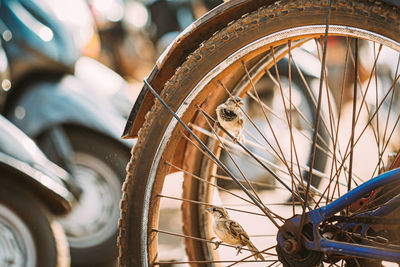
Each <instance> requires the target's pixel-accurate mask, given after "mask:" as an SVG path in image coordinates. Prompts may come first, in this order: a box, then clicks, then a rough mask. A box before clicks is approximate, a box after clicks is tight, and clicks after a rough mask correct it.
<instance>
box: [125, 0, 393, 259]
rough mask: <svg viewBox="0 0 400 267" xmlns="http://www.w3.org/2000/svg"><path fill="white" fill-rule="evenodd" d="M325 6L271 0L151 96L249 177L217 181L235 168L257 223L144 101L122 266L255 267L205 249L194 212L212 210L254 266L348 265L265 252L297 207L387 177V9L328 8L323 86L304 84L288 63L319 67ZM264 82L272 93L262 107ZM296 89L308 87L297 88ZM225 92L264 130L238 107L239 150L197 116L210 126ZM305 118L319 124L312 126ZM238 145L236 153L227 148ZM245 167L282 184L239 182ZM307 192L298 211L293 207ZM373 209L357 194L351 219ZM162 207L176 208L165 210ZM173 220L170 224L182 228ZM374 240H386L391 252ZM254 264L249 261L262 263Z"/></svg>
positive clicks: (238, 193) (202, 157) (202, 220)
mask: <svg viewBox="0 0 400 267" xmlns="http://www.w3.org/2000/svg"><path fill="white" fill-rule="evenodd" d="M327 10H328V7H327V4H326V3H325V2H324V1H280V2H278V3H276V4H274V5H271V6H267V7H263V8H260V9H258V10H257V11H254V12H253V13H250V14H247V15H245V16H243V17H242V18H241V19H239V20H237V21H233V22H231V23H230V24H229V25H228V26H227V27H226V28H225V29H223V30H221V31H219V32H217V33H216V34H214V36H213V37H212V38H210V39H209V40H207V41H205V42H203V43H202V45H201V46H200V47H199V48H198V49H197V50H196V51H195V52H194V53H193V54H192V55H190V56H189V57H188V59H187V60H186V62H185V63H184V64H183V65H182V66H181V67H180V68H178V69H177V71H176V73H175V75H174V76H173V77H172V78H171V79H170V80H169V81H168V82H167V83H166V85H165V87H164V91H163V92H162V94H161V96H162V97H163V99H165V100H166V102H167V103H168V105H169V106H170V107H171V108H172V109H173V110H175V111H176V113H177V114H178V116H179V117H180V118H181V119H182V120H183V121H184V122H185V123H187V124H188V125H190V127H191V128H192V129H193V130H194V131H195V133H196V134H197V135H198V136H199V137H200V138H201V140H202V141H203V142H205V143H207V146H208V148H209V149H210V151H212V152H213V153H214V155H215V156H216V157H222V154H223V153H224V154H225V155H228V157H229V160H231V161H232V162H236V161H237V160H235V159H237V158H238V157H240V158H241V159H244V160H246V161H247V162H248V166H249V167H248V168H243V167H240V166H239V164H235V163H233V164H231V165H230V166H229V168H230V169H232V171H230V172H231V173H233V170H234V169H235V170H236V169H240V171H239V173H238V174H236V175H237V177H238V178H239V179H240V180H242V181H244V180H245V178H248V183H246V182H244V184H246V187H247V190H250V191H251V193H252V194H253V196H254V197H255V198H256V199H258V200H259V201H260V202H261V203H263V205H265V206H266V207H268V213H269V218H268V216H265V214H264V213H263V212H260V211H259V210H258V208H257V207H256V206H255V205H253V204H252V202H251V201H249V199H248V198H247V196H246V195H245V194H244V193H243V192H242V190H240V189H239V188H234V187H231V186H226V185H223V184H222V183H220V182H219V181H221V180H226V179H230V178H227V176H228V175H227V173H226V172H224V171H223V170H221V168H220V167H218V166H217V165H216V164H215V160H212V159H211V158H210V157H209V156H207V155H206V154H205V152H204V151H203V150H202V149H201V148H199V145H198V144H197V143H196V142H195V141H193V138H191V137H189V136H188V133H187V132H185V131H184V130H183V127H181V126H180V125H179V124H178V123H177V121H176V120H175V119H171V118H172V116H171V115H170V114H169V113H168V112H167V110H166V109H165V108H163V106H162V105H161V104H160V103H158V102H157V103H156V104H155V105H154V107H153V108H152V110H151V112H149V113H148V114H147V116H146V122H145V124H144V126H143V128H142V129H141V131H140V133H139V139H138V143H137V145H136V146H135V148H134V150H133V155H132V158H131V161H130V164H129V165H128V176H127V180H126V182H125V184H124V187H123V191H124V196H123V200H122V203H121V209H122V212H121V220H120V239H119V245H120V263H121V264H122V265H123V266H154V265H162V264H173V263H174V264H182V265H184V264H190V265H192V266H202V265H207V266H231V265H236V264H240V265H246V264H257V263H256V262H254V261H252V260H251V254H252V253H250V252H249V251H244V250H243V254H239V255H236V251H235V248H234V246H233V247H232V246H229V245H227V244H226V243H223V245H224V246H222V245H221V246H220V247H219V248H218V249H217V250H214V244H213V243H215V242H214V241H210V240H211V238H212V237H214V236H215V232H214V230H213V226H212V223H211V217H210V216H209V215H208V214H207V213H206V212H205V210H206V208H207V207H210V206H211V207H212V206H223V207H225V208H226V209H227V210H228V211H229V213H230V215H231V217H232V218H234V219H235V220H237V221H238V222H239V223H240V224H241V225H242V226H243V228H244V229H247V231H248V234H249V236H250V239H251V240H252V241H253V243H254V245H255V246H256V247H257V248H258V250H259V251H261V252H262V253H263V256H264V257H263V258H264V261H265V262H267V264H272V265H274V264H278V263H279V262H281V263H283V265H295V266H315V265H318V264H320V262H321V261H322V260H323V261H325V262H326V263H327V264H328V265H329V264H333V263H336V262H337V261H339V260H344V261H346V262H347V263H348V264H351V262H352V261H354V262H356V263H359V261H361V260H360V259H357V258H353V259H351V258H350V259H349V257H345V256H341V255H322V254H319V253H313V252H307V251H306V252H305V253H304V255H305V256H304V257H303V258H300V259H297V258H296V257H294V258H293V257H291V255H288V253H285V251H283V252H282V248H280V247H277V248H276V241H275V238H276V234H277V232H278V229H277V227H276V226H278V227H279V226H281V225H282V224H283V223H284V222H285V220H287V219H288V218H290V217H292V216H293V215H294V214H299V213H301V212H302V206H309V209H313V208H315V207H319V206H321V205H325V204H326V203H329V202H331V201H332V200H334V199H336V198H337V197H339V196H341V195H342V194H343V193H344V192H347V190H348V187H350V188H351V187H355V186H357V185H358V184H360V183H362V182H363V181H366V180H368V179H370V178H372V177H374V176H376V175H378V174H379V173H382V172H384V171H386V170H388V169H390V168H394V167H398V166H397V162H398V161H397V160H396V159H397V155H398V143H399V142H398V140H396V139H397V137H396V136H398V127H397V124H398V121H399V118H400V116H399V105H398V104H397V102H398V101H397V98H398V93H397V92H396V91H397V86H396V85H397V81H398V78H399V70H398V68H399V61H400V57H399V51H400V45H399V41H400V40H399V39H400V37H399V36H400V35H399V18H398V14H399V10H397V9H396V8H394V7H390V6H386V5H385V4H382V3H371V2H368V1H332V6H331V9H330V11H331V16H330V26H329V38H328V45H327V49H326V51H327V55H326V64H325V65H324V64H322V65H323V70H324V71H323V72H322V73H323V74H324V75H323V80H322V82H320V81H319V80H317V81H311V82H307V81H306V80H305V79H304V77H303V76H304V72H305V70H302V69H301V68H300V67H298V66H299V65H300V62H307V64H306V67H307V66H309V67H312V66H321V64H318V63H315V64H314V63H312V62H313V61H315V59H316V60H317V61H319V62H322V61H323V60H322V58H323V54H324V51H325V49H324V47H323V39H324V32H325V19H326V14H327ZM285 58H286V60H287V61H288V62H289V63H288V66H292V64H294V68H292V67H288V68H289V71H288V75H287V76H288V81H287V83H284V81H283V79H281V76H280V75H279V74H280V72H279V67H278V64H279V62H280V61H281V60H284V59H285ZM320 68H321V67H320ZM294 69H295V70H297V73H295V72H294ZM273 71H274V72H273ZM295 77H297V78H295ZM265 79H269V80H270V81H271V82H272V83H273V84H274V85H275V86H274V87H273V89H271V91H272V92H270V93H268V94H267V96H265V97H262V89H261V87H262V85H261V83H262V81H263V80H265ZM295 79H297V80H300V81H302V82H303V83H304V86H305V87H306V89H307V90H305V91H304V90H301V89H300V90H298V89H296V86H295V84H296V83H294V82H293V81H294V80H295ZM320 88H321V89H322V91H321V92H322V94H321V98H320V99H321V101H320V102H319V89H320ZM231 95H237V96H240V97H241V98H243V99H244V100H245V102H247V103H253V107H254V108H256V109H257V111H256V112H255V113H253V114H261V115H260V117H262V120H263V122H262V123H261V124H259V123H257V122H256V121H255V120H253V119H252V116H253V115H251V114H252V113H251V111H250V109H251V108H246V110H242V111H241V112H243V113H244V118H245V120H246V121H247V123H248V124H245V129H244V130H243V131H244V135H245V141H244V142H241V141H240V140H239V141H238V140H236V139H234V140H232V139H231V138H229V137H228V136H227V135H224V134H223V131H221V129H217V127H216V126H214V124H213V120H211V119H210V117H212V118H214V119H215V118H216V116H215V110H216V108H217V106H219V105H220V104H221V103H224V102H225V101H226V100H227V98H230V97H231ZM307 98H308V100H307ZM310 100H311V101H310ZM318 103H320V105H319V104H318ZM318 106H321V107H322V108H321V110H320V109H319V108H318ZM313 111H320V112H321V114H320V115H319V116H318V117H317V116H313ZM310 114H311V115H310ZM314 115H316V114H314ZM207 116H209V117H207ZM310 118H314V120H310ZM317 125H318V126H317ZM315 129H318V131H315ZM320 129H324V131H325V133H326V134H327V136H328V138H327V139H325V138H323V136H322V134H321V132H320ZM314 132H317V133H316V134H314ZM314 137H315V139H314ZM314 140H315V141H314ZM182 142H186V146H185V147H184V148H182V146H180V145H179V144H181V143H182ZM240 143H243V144H244V146H245V148H247V149H245V150H243V149H242V148H240V147H238V144H240ZM177 149H184V152H185V154H184V157H183V159H179V158H176V157H175V155H176V154H177V153H176V152H177ZM314 150H315V151H318V152H319V153H320V155H321V156H322V155H323V156H324V157H326V164H321V165H324V166H318V168H316V166H317V165H316V164H317V163H318V158H316V157H313V156H312V154H313V151H314ZM178 154H179V153H178ZM235 157H236V158H235ZM255 159H256V160H255ZM310 159H311V160H310ZM182 161H183V164H182V163H181V162H182ZM241 165H242V166H243V164H241ZM255 165H257V166H261V167H262V168H264V169H265V173H266V175H272V174H273V175H272V176H273V177H278V178H279V179H280V180H281V181H283V183H281V182H275V183H267V182H265V181H263V180H257V181H255V180H252V177H251V176H250V175H248V174H249V172H250V170H251V169H252V166H255ZM267 167H268V168H267ZM228 170H229V169H228ZM310 171H312V174H313V175H312V176H311V177H314V176H318V177H319V178H320V179H321V184H320V185H319V188H313V187H311V189H310V190H307V189H306V187H307V186H306V184H307V180H308V179H307V177H309V176H310ZM172 173H173V174H172ZM268 173H269V174H268ZM349 184H350V185H349ZM255 185H257V188H254V190H253V188H252V187H254V186H255ZM179 186H182V190H179ZM171 188H172V189H171ZM285 192H286V193H285ZM287 192H292V193H291V194H292V195H290V194H289V193H287ZM306 193H309V195H308V196H307V197H308V202H307V203H303V200H302V199H305V198H304V195H305V194H306ZM293 194H295V195H293ZM288 196H289V197H290V198H289V199H290V201H288ZM301 196H303V197H301ZM377 201H378V200H377V199H376V198H375V199H372V198H370V196H366V201H365V202H366V203H367V206H365V205H361V204H360V203H358V204H360V205H358V206H357V205H354V206H353V205H352V207H349V210H350V213H351V214H355V213H357V212H359V211H360V210H362V209H366V208H368V207H369V208H370V207H371V206H374V205H376V203H377ZM174 202H176V203H178V206H181V212H179V211H176V210H173V208H172V207H173V203H174ZM175 214H181V216H182V217H181V218H182V220H181V223H178V220H177V218H178V217H177V216H176V215H175ZM178 216H179V215H178ZM179 225H181V226H183V227H182V228H183V231H181V230H179V228H178V226H179ZM334 229H336V228H334ZM336 230H337V229H336ZM376 230H377V231H378V229H376ZM329 234H331V233H329ZM334 234H337V233H334ZM347 235H351V233H342V236H341V237H340V238H342V239H344V241H345V242H354V240H351V238H350V237H348V236H347ZM377 235H378V234H377ZM332 236H335V235H332ZM336 236H338V235H336ZM386 238H388V242H389V243H396V242H398V241H396V238H389V237H387V236H386ZM168 243H172V244H173V248H174V249H171V248H170V247H169V246H168ZM178 247H182V251H177V250H178V249H177V248H178ZM275 248H276V249H275ZM185 251H186V253H185ZM278 254H279V255H278ZM297 260H299V261H297ZM265 262H259V264H260V265H261V266H265V264H266V263H265ZM372 263H377V262H376V261H375V262H372ZM377 264H379V262H378V263H377Z"/></svg>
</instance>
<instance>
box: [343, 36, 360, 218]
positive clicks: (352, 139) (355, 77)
mask: <svg viewBox="0 0 400 267" xmlns="http://www.w3.org/2000/svg"><path fill="white" fill-rule="evenodd" d="M355 49H356V52H355V59H354V61H355V63H354V90H353V113H352V119H351V126H352V127H351V136H350V145H351V147H353V145H354V132H355V127H356V125H355V119H356V117H355V116H356V102H357V84H358V83H357V81H358V79H357V77H358V39H357V38H356V39H355ZM353 151H354V150H353V149H351V150H350V166H349V178H348V184H347V192H349V191H350V190H351V181H352V172H353V157H354V154H353ZM348 212H349V210H348V209H347V211H346V213H347V214H348Z"/></svg>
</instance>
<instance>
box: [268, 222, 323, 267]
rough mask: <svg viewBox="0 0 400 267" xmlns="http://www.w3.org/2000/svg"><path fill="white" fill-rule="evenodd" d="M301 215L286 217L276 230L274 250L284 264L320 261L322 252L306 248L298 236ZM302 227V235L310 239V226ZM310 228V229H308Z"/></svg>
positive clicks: (315, 264) (302, 264)
mask: <svg viewBox="0 0 400 267" xmlns="http://www.w3.org/2000/svg"><path fill="white" fill-rule="evenodd" d="M300 224H301V216H300V215H296V216H294V217H292V218H290V219H288V220H287V221H286V222H285V223H284V224H283V225H282V227H281V228H280V229H279V231H278V235H277V241H278V245H277V246H276V251H277V253H278V258H279V260H280V261H281V262H282V263H283V265H284V266H299V267H303V266H304V267H306V266H317V265H319V264H320V263H321V259H322V253H320V252H317V251H312V250H308V249H306V248H305V247H304V246H303V245H302V244H301V242H299V241H298V240H301V239H300V238H298V233H299V228H300ZM307 226H309V224H305V225H304V227H303V235H304V236H306V237H307V238H309V239H312V238H313V236H312V227H307ZM310 230H311V231H310Z"/></svg>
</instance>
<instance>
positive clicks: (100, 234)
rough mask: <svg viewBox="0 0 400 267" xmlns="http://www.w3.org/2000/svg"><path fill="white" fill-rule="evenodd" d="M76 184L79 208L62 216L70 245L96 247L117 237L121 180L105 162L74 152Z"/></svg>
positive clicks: (74, 246) (76, 207)
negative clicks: (80, 192)
mask: <svg viewBox="0 0 400 267" xmlns="http://www.w3.org/2000/svg"><path fill="white" fill-rule="evenodd" d="M74 160H75V164H76V165H75V170H76V177H77V179H76V182H77V184H78V185H79V187H80V188H81V189H82V194H81V197H80V200H79V203H78V204H77V206H75V207H74V209H73V210H72V212H71V213H69V214H67V215H66V216H63V217H59V218H58V221H59V222H60V223H61V225H62V226H63V228H64V230H65V232H66V234H67V237H68V241H69V243H70V246H71V247H73V248H87V247H93V246H96V245H98V244H101V243H103V242H104V241H106V240H107V239H109V238H110V237H111V236H113V235H114V234H115V231H116V228H117V221H118V217H119V208H118V203H119V200H120V197H121V192H120V186H121V185H120V180H119V177H118V176H117V175H116V174H115V172H114V171H113V170H112V169H111V168H110V167H109V166H108V165H107V164H106V163H105V162H103V161H102V160H99V159H98V158H96V157H94V156H92V155H90V154H86V153H82V152H75V154H74Z"/></svg>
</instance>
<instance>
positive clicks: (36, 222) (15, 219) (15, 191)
mask: <svg viewBox="0 0 400 267" xmlns="http://www.w3.org/2000/svg"><path fill="white" fill-rule="evenodd" d="M2 175H4V173H3V174H2ZM8 179H9V178H5V177H1V178H0V265H1V266H24V267H35V266H49V267H68V266H70V256H69V247H68V242H67V238H66V236H65V233H64V230H63V229H62V227H61V226H60V225H59V224H58V223H57V222H56V221H55V220H54V219H53V217H52V216H51V215H50V212H49V211H48V210H47V209H46V208H45V207H44V204H43V203H42V202H41V201H39V200H38V198H37V197H35V196H34V195H33V194H32V193H31V192H30V191H29V190H27V189H25V188H23V187H22V186H21V185H20V184H17V183H15V182H12V181H10V180H8Z"/></svg>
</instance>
